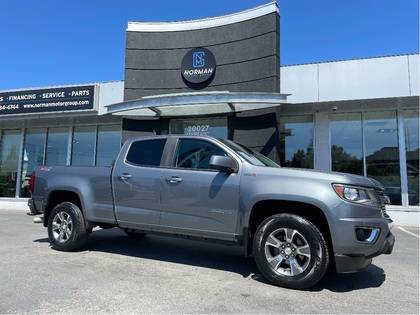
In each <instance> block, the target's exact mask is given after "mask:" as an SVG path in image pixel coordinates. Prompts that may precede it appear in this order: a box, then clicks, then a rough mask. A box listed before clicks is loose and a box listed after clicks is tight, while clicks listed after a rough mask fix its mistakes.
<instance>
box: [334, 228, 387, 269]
mask: <svg viewBox="0 0 420 315" xmlns="http://www.w3.org/2000/svg"><path fill="white" fill-rule="evenodd" d="M394 243H395V237H394V235H393V234H392V233H391V231H388V234H387V236H386V237H385V239H384V240H383V241H382V242H381V243H380V244H379V245H380V247H379V250H377V251H375V252H373V253H370V254H367V255H364V254H341V255H340V254H336V255H334V258H335V268H336V272H338V273H350V272H356V271H359V270H360V269H363V268H365V267H367V266H369V265H370V263H371V262H372V258H373V257H376V256H379V255H381V254H386V255H389V254H391V253H392V250H393V248H394ZM365 246H368V245H365Z"/></svg>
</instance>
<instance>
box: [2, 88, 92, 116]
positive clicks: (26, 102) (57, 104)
mask: <svg viewBox="0 0 420 315" xmlns="http://www.w3.org/2000/svg"><path fill="white" fill-rule="evenodd" d="M94 91H95V87H94V86H93V85H89V86H75V87H65V88H52V89H42V90H25V91H14V92H5V93H0V115H14V114H30V113H48V112H58V111H60V112H61V111H75V110H89V109H93V108H94Z"/></svg>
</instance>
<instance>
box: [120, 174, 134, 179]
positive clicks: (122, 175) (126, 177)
mask: <svg viewBox="0 0 420 315" xmlns="http://www.w3.org/2000/svg"><path fill="white" fill-rule="evenodd" d="M119 177H120V179H121V180H127V179H130V178H131V177H132V175H131V174H128V173H124V174H121V175H120V176H119Z"/></svg>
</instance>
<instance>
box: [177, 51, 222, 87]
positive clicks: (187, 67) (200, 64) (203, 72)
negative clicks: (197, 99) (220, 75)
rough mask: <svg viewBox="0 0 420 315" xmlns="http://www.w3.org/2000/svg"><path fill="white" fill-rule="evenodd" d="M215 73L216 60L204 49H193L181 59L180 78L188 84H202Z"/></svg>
mask: <svg viewBox="0 0 420 315" xmlns="http://www.w3.org/2000/svg"><path fill="white" fill-rule="evenodd" d="M215 71H216V59H215V58H214V55H213V53H212V52H211V51H210V50H208V49H206V48H195V49H192V50H190V51H189V52H187V54H186V55H185V56H184V58H183V59H182V65H181V74H182V77H183V78H184V79H185V80H186V81H188V82H190V83H203V82H205V81H207V80H209V79H210V78H211V77H212V76H213V75H214V72H215Z"/></svg>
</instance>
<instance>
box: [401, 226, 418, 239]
mask: <svg viewBox="0 0 420 315" xmlns="http://www.w3.org/2000/svg"><path fill="white" fill-rule="evenodd" d="M398 229H399V230H401V231H403V232H405V233H407V234H410V235H412V236H414V237H417V238H420V236H419V235H417V234H416V233H413V232H410V231H407V230H406V229H404V228H403V227H401V226H399V227H398Z"/></svg>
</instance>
